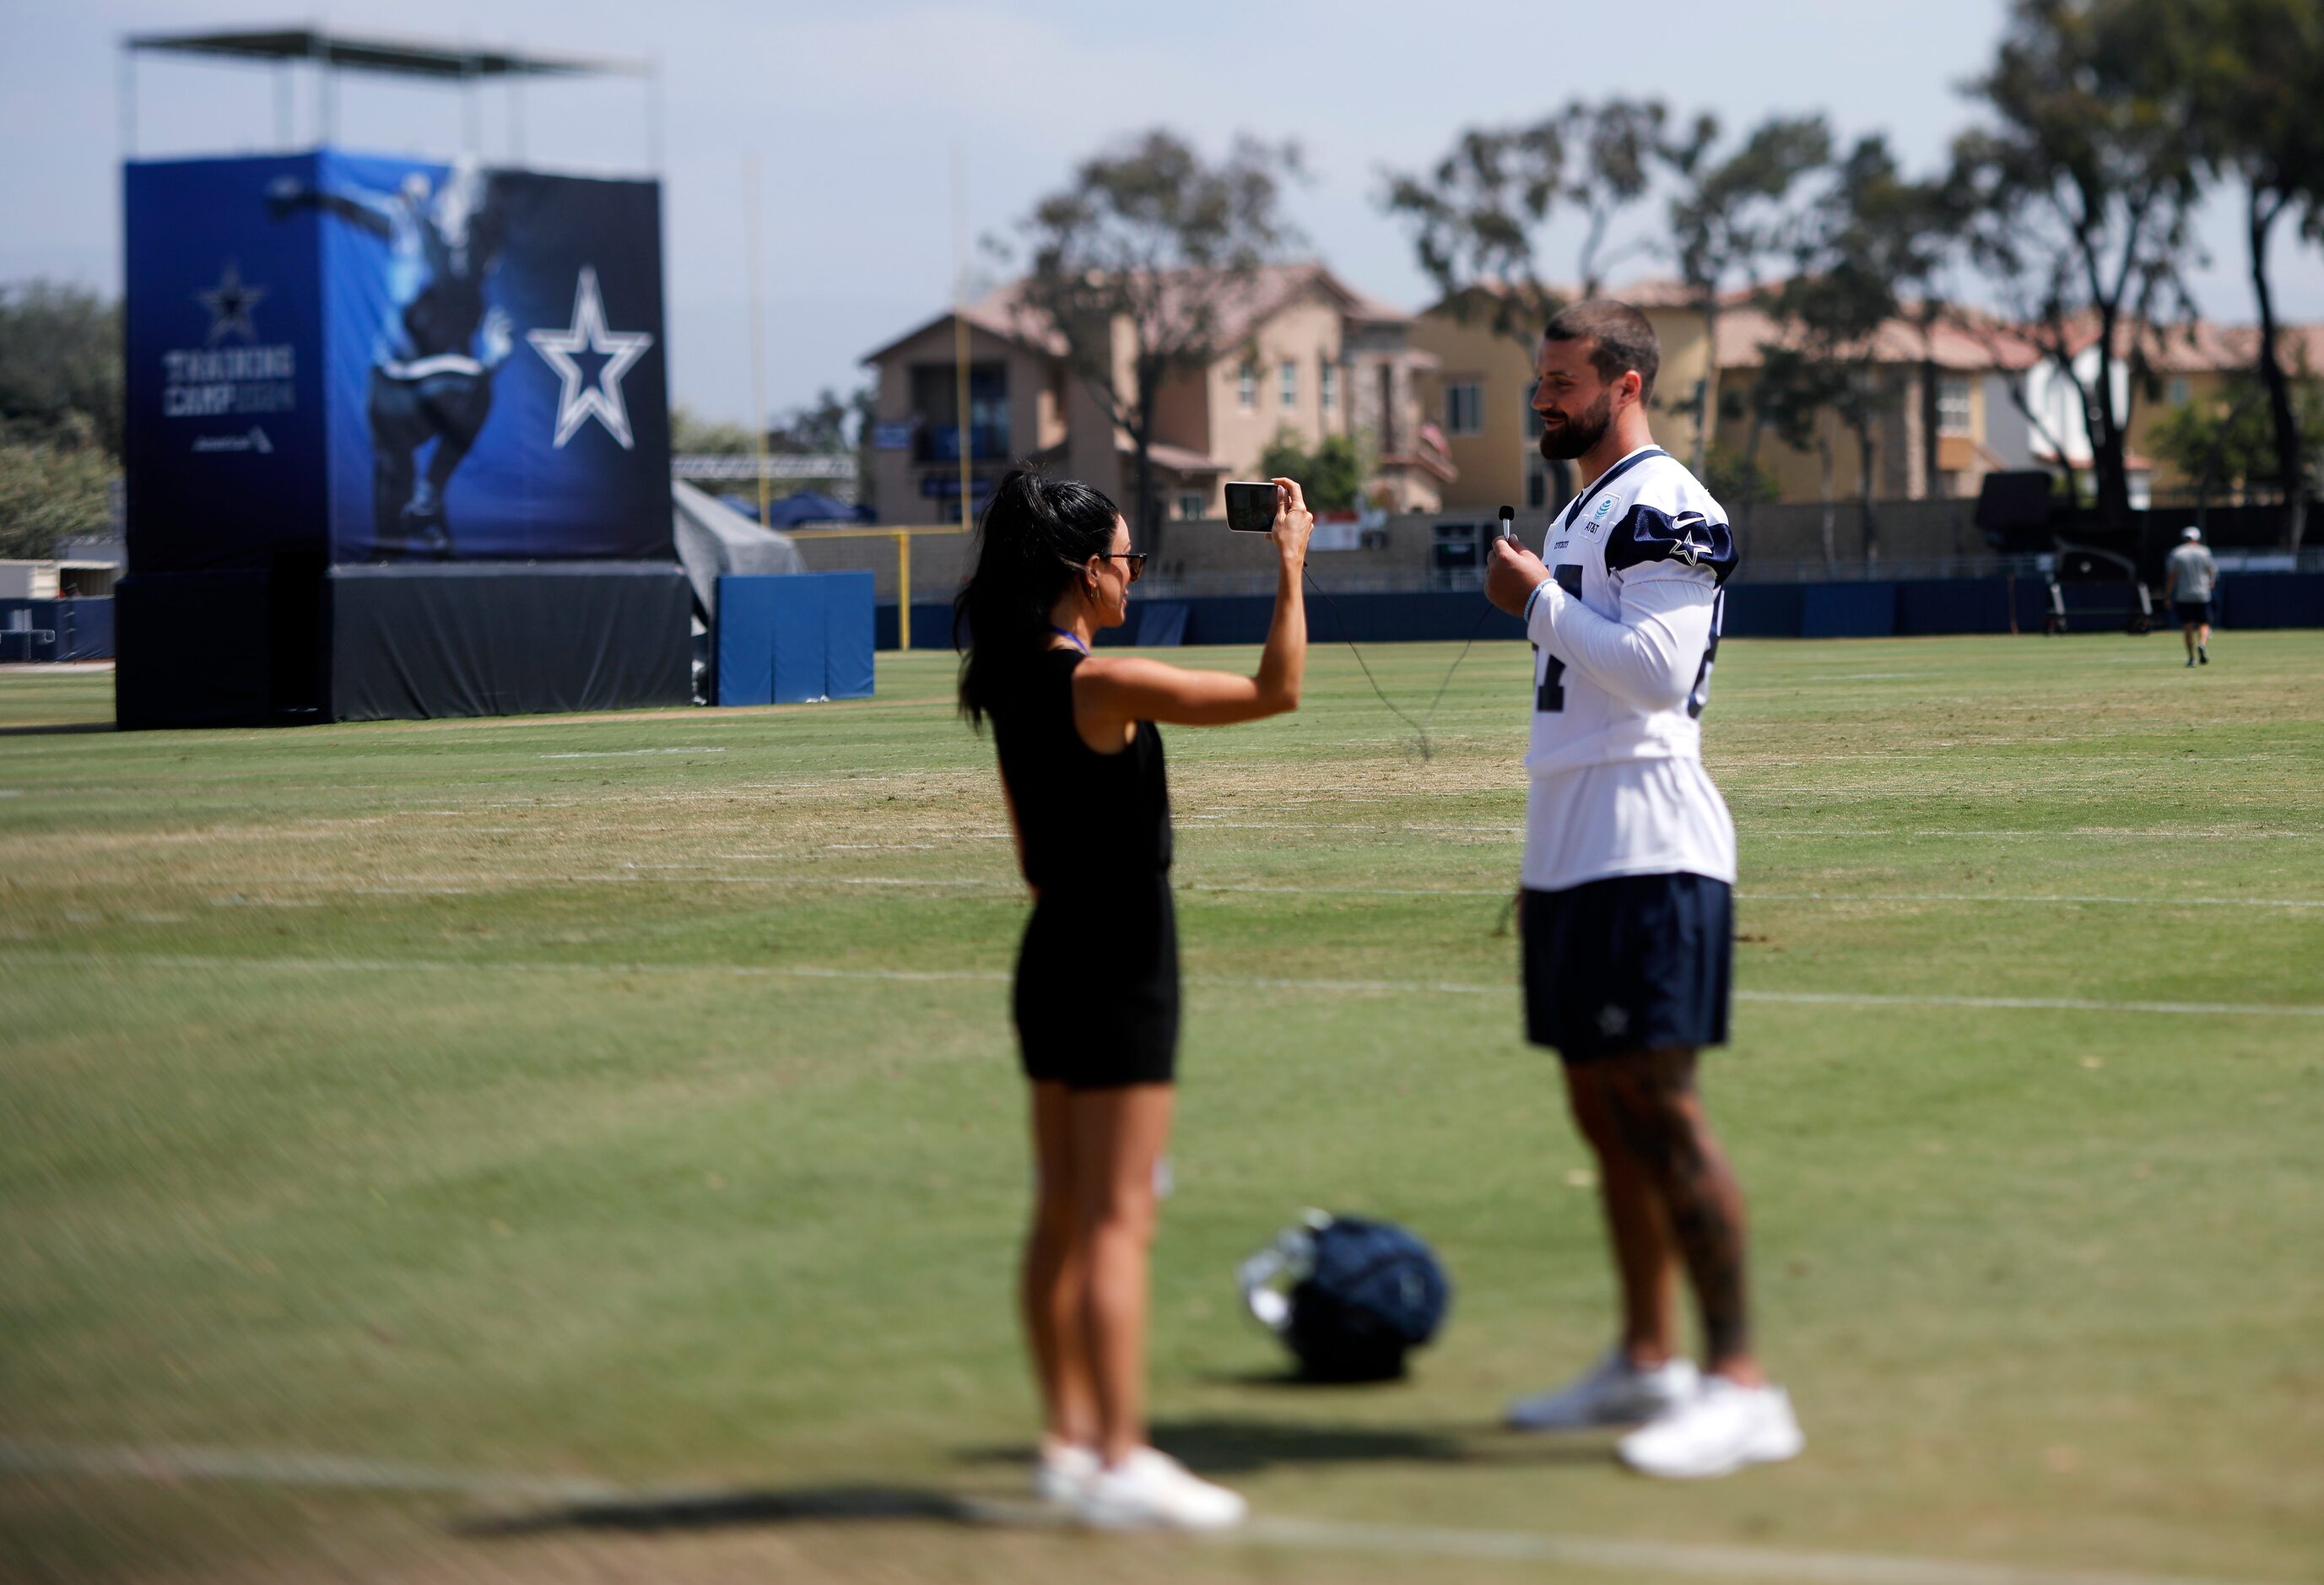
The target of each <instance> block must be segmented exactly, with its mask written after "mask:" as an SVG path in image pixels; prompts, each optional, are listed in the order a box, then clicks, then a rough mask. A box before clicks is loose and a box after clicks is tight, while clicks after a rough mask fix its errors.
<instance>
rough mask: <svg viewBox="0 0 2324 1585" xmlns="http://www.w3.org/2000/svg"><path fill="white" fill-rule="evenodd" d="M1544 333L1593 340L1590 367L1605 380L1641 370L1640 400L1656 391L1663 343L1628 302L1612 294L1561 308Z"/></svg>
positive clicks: (1560, 338)
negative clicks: (1611, 296) (1656, 376)
mask: <svg viewBox="0 0 2324 1585" xmlns="http://www.w3.org/2000/svg"><path fill="white" fill-rule="evenodd" d="M1542 335H1543V336H1545V337H1547V338H1548V339H1549V340H1551V341H1579V340H1582V338H1584V337H1587V338H1588V339H1589V342H1590V366H1591V368H1593V369H1596V370H1597V371H1598V377H1599V378H1600V379H1601V380H1605V381H1609V382H1611V381H1615V380H1619V379H1620V378H1621V377H1622V376H1623V375H1624V374H1625V373H1628V372H1629V371H1630V370H1632V369H1636V370H1637V372H1638V400H1639V401H1646V399H1647V398H1648V397H1650V396H1652V395H1654V393H1655V373H1656V372H1657V371H1658V370H1660V369H1661V368H1662V366H1663V349H1662V343H1661V342H1660V341H1659V340H1658V339H1657V338H1656V337H1655V327H1654V325H1653V324H1652V323H1651V322H1650V321H1649V320H1648V319H1647V318H1646V316H1645V315H1644V314H1642V313H1640V312H1638V310H1637V309H1634V308H1632V307H1631V306H1630V305H1629V304H1628V303H1622V302H1616V301H1615V300H1614V299H1612V298H1610V297H1593V298H1591V299H1589V300H1588V301H1586V302H1578V303H1575V304H1574V305H1573V306H1572V307H1571V308H1566V309H1559V310H1558V312H1557V317H1556V318H1554V319H1552V320H1550V322H1549V325H1548V327H1547V328H1546V329H1545V330H1543V331H1542Z"/></svg>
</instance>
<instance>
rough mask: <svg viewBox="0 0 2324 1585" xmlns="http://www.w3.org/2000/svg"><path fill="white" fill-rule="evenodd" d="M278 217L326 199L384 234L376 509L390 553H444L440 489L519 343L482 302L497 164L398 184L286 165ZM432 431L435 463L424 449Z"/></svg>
mask: <svg viewBox="0 0 2324 1585" xmlns="http://www.w3.org/2000/svg"><path fill="white" fill-rule="evenodd" d="M267 201H268V203H269V205H270V206H271V207H272V209H273V212H274V214H275V216H276V217H278V218H280V217H283V216H287V215H289V214H291V212H292V211H294V210H296V209H299V208H301V207H309V206H311V207H318V208H320V209H321V210H323V211H324V213H326V214H329V215H336V216H337V217H339V218H340V219H342V220H344V221H346V222H347V224H349V225H351V226H355V227H357V228H358V229H360V230H363V231H367V232H369V233H371V234H372V235H374V236H376V237H378V238H380V239H381V240H382V241H383V242H384V243H386V244H387V250H388V264H387V281H386V286H387V291H386V299H387V301H386V309H387V313H386V316H385V318H384V321H383V323H382V325H381V327H380V330H379V335H378V337H377V339H376V340H375V341H374V345H373V349H372V372H371V393H370V403H369V407H370V418H371V444H372V521H373V525H374V526H373V534H374V546H375V548H376V549H377V550H378V552H379V553H381V554H383V555H386V554H401V553H410V552H412V551H414V550H417V551H418V552H420V553H422V554H425V555H429V556H433V557H437V558H448V557H450V556H451V554H452V526H451V523H450V521H449V520H448V519H447V517H446V515H445V511H444V494H445V491H446V489H447V487H448V486H449V485H450V484H451V482H452V474H453V471H454V470H455V469H457V467H458V466H459V465H460V463H461V461H462V459H464V458H465V457H466V456H467V455H468V452H469V449H470V448H471V447H474V446H475V443H476V436H477V433H478V431H480V430H482V429H484V419H486V418H487V417H488V416H489V415H490V414H491V412H492V409H493V375H494V374H495V373H498V372H499V370H500V367H501V365H502V364H504V363H506V362H507V361H508V357H509V353H510V351H511V350H512V347H513V346H514V345H515V343H514V338H513V336H512V329H511V326H510V322H509V316H508V313H507V311H506V310H505V309H497V308H495V309H486V307H485V305H484V285H485V278H486V277H487V276H489V275H490V274H491V273H492V272H493V270H494V269H495V268H496V267H497V266H498V265H499V263H500V255H501V249H502V245H503V243H504V242H505V240H506V231H507V226H506V222H505V217H503V214H502V212H501V204H500V201H499V195H498V193H497V191H496V190H495V186H494V183H493V178H492V176H491V174H490V173H489V172H487V171H485V170H482V169H481V168H479V167H478V166H477V165H475V163H474V162H473V161H460V162H459V163H457V164H456V165H454V166H453V167H452V169H451V170H450V172H449V173H447V175H446V177H445V178H444V181H443V184H442V185H441V186H440V187H438V188H436V189H434V190H433V191H432V192H431V191H430V189H429V181H428V179H427V178H426V177H425V176H423V175H420V173H419V172H417V171H414V172H413V173H412V174H410V175H409V176H407V177H405V178H404V179H403V183H402V185H401V187H400V188H399V189H397V190H396V191H394V192H392V193H379V192H370V191H366V190H364V189H351V190H346V191H328V190H318V189H310V188H308V187H307V186H305V185H304V184H303V183H301V182H300V181H299V180H298V179H297V178H295V177H289V176H286V177H283V178H281V179H280V180H277V181H276V182H275V183H274V184H273V185H272V187H271V188H270V189H268V192H267ZM431 441H432V442H433V443H434V449H433V450H432V451H430V452H429V457H428V465H427V467H426V469H425V470H424V471H423V470H422V469H421V468H420V465H419V454H420V450H421V449H422V448H423V447H428V446H429V443H430V442H431Z"/></svg>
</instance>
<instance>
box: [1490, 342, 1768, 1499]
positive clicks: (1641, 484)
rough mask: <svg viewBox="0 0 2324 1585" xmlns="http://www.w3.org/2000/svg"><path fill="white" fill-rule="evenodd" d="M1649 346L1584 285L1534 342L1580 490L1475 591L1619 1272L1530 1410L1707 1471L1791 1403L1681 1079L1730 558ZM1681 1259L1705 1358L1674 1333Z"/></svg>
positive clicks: (1546, 961)
mask: <svg viewBox="0 0 2324 1585" xmlns="http://www.w3.org/2000/svg"><path fill="white" fill-rule="evenodd" d="M1660 362H1661V354H1660V351H1659V349H1658V347H1657V346H1656V344H1655V333H1654V328H1653V327H1652V326H1650V325H1649V324H1648V323H1647V322H1646V317H1645V316H1644V315H1642V314H1640V313H1638V312H1637V310H1636V309H1632V308H1629V307H1628V306H1627V305H1625V304H1622V303H1618V302H1611V301H1606V300H1593V301H1589V302H1583V303H1578V304H1576V305H1574V306H1573V307H1572V308H1570V309H1566V310H1564V311H1563V313H1561V314H1559V315H1558V316H1557V317H1556V318H1554V319H1552V320H1551V321H1550V322H1549V327H1548V329H1547V332H1546V333H1545V336H1543V338H1542V342H1541V346H1540V350H1539V352H1538V354H1537V355H1536V356H1535V373H1536V374H1537V376H1538V379H1537V382H1536V384H1535V389H1534V398H1533V405H1534V408H1535V410H1536V411H1538V412H1539V413H1540V414H1541V419H1542V433H1541V439H1540V442H1539V445H1540V447H1541V451H1542V454H1543V456H1546V457H1549V458H1551V459H1553V460H1560V459H1572V461H1573V462H1574V463H1575V464H1576V465H1577V468H1576V471H1577V473H1578V475H1579V477H1580V482H1581V493H1579V494H1578V495H1576V496H1575V497H1574V498H1573V500H1572V502H1571V504H1569V505H1568V506H1567V507H1566V509H1565V510H1564V511H1562V512H1561V513H1560V514H1559V515H1558V517H1557V518H1556V519H1555V521H1554V522H1553V523H1552V524H1551V527H1550V530H1549V534H1548V538H1547V544H1546V546H1545V549H1544V555H1545V557H1546V558H1547V561H1546V564H1545V562H1544V560H1543V559H1542V558H1536V557H1535V556H1534V555H1533V554H1531V553H1530V552H1529V551H1527V550H1526V549H1525V548H1524V547H1523V546H1521V545H1519V544H1518V543H1517V541H1516V540H1514V539H1500V540H1498V541H1496V542H1495V544H1494V547H1493V552H1492V558H1491V564H1490V566H1489V569H1488V576H1487V582H1486V594H1487V597H1488V598H1489V599H1490V600H1491V601H1492V602H1493V604H1496V605H1498V606H1499V607H1500V608H1501V609H1502V610H1504V611H1507V612H1508V613H1510V614H1511V615H1513V616H1518V617H1521V618H1523V619H1524V621H1525V622H1526V632H1527V634H1528V635H1529V636H1530V637H1531V638H1532V640H1533V642H1534V646H1535V659H1534V682H1535V687H1534V714H1533V736H1532V743H1531V747H1530V749H1529V751H1527V753H1526V773H1527V776H1528V778H1529V784H1530V785H1529V789H1528V793H1527V797H1526V853H1525V872H1524V886H1525V890H1524V895H1523V899H1522V901H1523V912H1522V923H1523V926H1524V949H1523V950H1524V963H1525V988H1526V989H1525V995H1526V1033H1527V1035H1528V1037H1530V1038H1531V1039H1532V1040H1533V1041H1534V1043H1535V1044H1536V1045H1541V1046H1554V1047H1555V1048H1556V1050H1557V1052H1558V1055H1559V1056H1560V1057H1561V1058H1562V1059H1563V1069H1564V1074H1565V1084H1566V1094H1567V1098H1568V1100H1569V1101H1570V1102H1571V1104H1572V1110H1573V1116H1574V1120H1575V1121H1576V1122H1577V1123H1578V1124H1579V1125H1580V1127H1581V1129H1582V1136H1583V1137H1584V1138H1586V1139H1587V1140H1588V1141H1589V1142H1590V1146H1591V1149H1592V1150H1593V1151H1594V1152H1595V1153H1596V1155H1597V1157H1598V1166H1599V1184H1600V1193H1601V1194H1602V1196H1603V1198H1604V1202H1605V1210H1606V1221H1607V1226H1608V1230H1609V1233H1610V1234H1611V1238H1612V1243H1613V1253H1614V1263H1615V1267H1616V1269H1617V1271H1618V1274H1619V1276H1620V1279H1621V1289H1622V1337H1621V1341H1620V1342H1619V1343H1618V1345H1617V1346H1616V1347H1615V1348H1614V1350H1612V1352H1610V1353H1609V1355H1608V1356H1607V1357H1606V1358H1605V1359H1603V1360H1602V1361H1601V1362H1600V1363H1599V1364H1598V1365H1597V1366H1596V1367H1594V1368H1591V1369H1590V1370H1588V1371H1585V1372H1584V1373H1583V1374H1582V1376H1581V1377H1580V1378H1578V1379H1576V1380H1575V1381H1573V1382H1572V1383H1571V1384H1570V1385H1568V1386H1567V1387H1563V1388H1562V1389H1560V1390H1558V1391H1554V1392H1548V1393H1543V1394H1540V1395H1538V1396H1533V1397H1527V1398H1520V1399H1518V1400H1517V1401H1516V1402H1515V1403H1513V1404H1511V1405H1509V1410H1508V1420H1509V1424H1512V1425H1513V1426H1516V1427H1518V1428H1520V1429H1526V1430H1545V1431H1546V1430H1564V1429H1576V1428H1580V1427H1583V1426H1591V1425H1612V1424H1639V1423H1642V1422H1643V1424H1639V1428H1638V1429H1637V1430H1635V1431H1633V1432H1631V1433H1629V1434H1628V1436H1626V1437H1624V1438H1623V1439H1622V1441H1621V1442H1620V1444H1619V1449H1618V1451H1619V1453H1620V1456H1621V1458H1622V1460H1623V1461H1624V1462H1625V1463H1628V1465H1630V1466H1631V1467H1632V1468H1633V1469H1636V1470H1640V1471H1642V1472H1645V1473H1646V1474H1651V1475H1662V1476H1670V1477H1691V1476H1709V1475H1724V1474H1728V1473H1729V1472H1731V1471H1733V1470H1739V1469H1741V1468H1743V1467H1744V1466H1745V1465H1747V1464H1753V1463H1766V1462H1772V1461H1777V1460H1782V1459H1788V1458H1791V1457H1793V1456H1794V1455H1795V1454H1797V1453H1798V1452H1799V1451H1800V1449H1801V1447H1802V1445H1803V1442H1802V1438H1801V1435H1800V1428H1799V1422H1798V1421H1797V1419H1796V1418H1794V1415H1793V1413H1792V1406H1791V1400H1790V1398H1789V1396H1787V1395H1786V1394H1785V1393H1784V1390H1783V1389H1782V1388H1781V1387H1775V1386H1774V1385H1772V1384H1771V1383H1769V1382H1768V1380H1767V1378H1766V1375H1765V1374H1764V1373H1763V1372H1762V1371H1761V1369H1760V1368H1759V1362H1758V1359H1757V1357H1756V1356H1755V1355H1754V1354H1753V1352H1752V1348H1751V1334H1750V1327H1749V1317H1748V1311H1747V1308H1746V1290H1745V1285H1744V1258H1743V1199H1742V1194H1741V1192H1740V1191H1739V1189H1738V1186H1737V1184H1736V1181H1735V1175H1734V1173H1733V1172H1732V1171H1731V1170H1730V1169H1729V1166H1728V1164H1727V1159H1726V1156H1724V1155H1723V1154H1722V1153H1721V1151H1720V1147H1719V1143H1718V1141H1717V1140H1716V1139H1715V1138H1713V1137H1712V1135H1711V1126H1710V1123H1709V1121H1708V1120H1707V1119H1706V1118H1705V1117H1704V1114H1703V1110H1702V1102H1701V1098H1700V1097H1699V1096H1698V1094H1697V1093H1696V1091H1695V1084H1694V1071H1695V1053H1696V1051H1697V1050H1698V1049H1699V1048H1700V1047H1701V1046H1716V1045H1720V1044H1722V1043H1723V1042H1724V1041H1725V1040H1726V1038H1727V1001H1728V981H1729V965H1730V963H1731V959H1732V954H1733V945H1732V942H1733V918H1732V894H1733V885H1734V880H1735V827H1734V823H1733V822H1732V821H1731V820H1730V819H1729V817H1728V813H1727V806H1726V804H1725V802H1724V801H1723V800H1722V799H1721V798H1720V796H1719V789H1718V788H1715V787H1713V786H1712V785H1711V779H1710V778H1709V777H1708V776H1707V775H1706V774H1705V773H1704V771H1703V769H1702V760H1701V751H1700V743H1701V728H1700V726H1699V724H1698V721H1697V718H1698V717H1699V716H1700V715H1701V713H1702V708H1703V705H1704V702H1705V700H1706V698H1707V696H1708V693H1709V688H1710V685H1711V658H1712V656H1713V654H1714V653H1715V652H1716V650H1718V647H1719V619H1720V602H1721V599H1722V595H1721V594H1720V586H1721V585H1723V584H1724V583H1725V582H1726V580H1727V576H1728V575H1729V573H1731V572H1732V571H1733V570H1734V568H1735V541H1734V539H1733V537H1732V536H1731V535H1730V534H1729V531H1728V527H1727V521H1726V520H1727V514H1726V512H1725V511H1723V510H1722V509H1721V508H1720V505H1719V503H1718V502H1716V501H1715V500H1713V499H1712V498H1711V493H1710V492H1709V491H1707V490H1705V489H1704V488H1703V487H1702V485H1701V484H1700V483H1699V482H1697V481H1696V479H1695V477H1694V476H1693V475H1692V474H1690V473H1688V472H1687V470H1686V469H1685V468H1684V467H1683V466H1681V465H1680V464H1679V463H1678V462H1677V461H1676V460H1675V459H1674V458H1673V457H1671V456H1669V455H1668V454H1667V453H1665V452H1663V451H1661V450H1659V449H1657V448H1656V447H1655V444H1654V437H1653V435H1652V434H1651V433H1649V431H1648V428H1647V422H1646V403H1647V401H1648V400H1649V399H1650V398H1651V397H1652V396H1653V394H1654V384H1655V369H1656V366H1657V365H1658V364H1659V363H1660ZM1682 1262H1683V1264H1684V1267H1685V1269H1686V1273H1687V1276H1688V1278H1689V1280H1690V1282H1691V1284H1692V1287H1693V1289H1694V1294H1695V1298H1696V1302H1697V1304H1698V1305H1699V1307H1700V1310H1701V1318H1702V1329H1703V1338H1704V1345H1705V1359H1704V1362H1703V1370H1702V1371H1701V1373H1700V1374H1698V1373H1697V1371H1696V1370H1695V1368H1694V1367H1692V1365H1690V1364H1689V1363H1687V1362H1686V1361H1685V1360H1684V1359H1682V1358H1680V1357H1679V1354H1678V1350H1677V1347H1676V1342H1677V1317H1676V1314H1675V1289H1676V1276H1677V1271H1678V1267H1679V1266H1680V1264H1681V1263H1682Z"/></svg>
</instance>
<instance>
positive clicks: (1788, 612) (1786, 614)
mask: <svg viewBox="0 0 2324 1585" xmlns="http://www.w3.org/2000/svg"><path fill="white" fill-rule="evenodd" d="M1806 586H1807V585H1804V584H1730V585H1728V589H1727V610H1726V613H1725V614H1724V615H1723V616H1722V617H1721V618H1720V633H1721V634H1723V635H1724V636H1725V637H1728V638H1730V639H1796V638H1798V637H1799V636H1800V604H1801V602H1800V591H1801V590H1802V589H1804V588H1805V587H1806Z"/></svg>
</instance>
